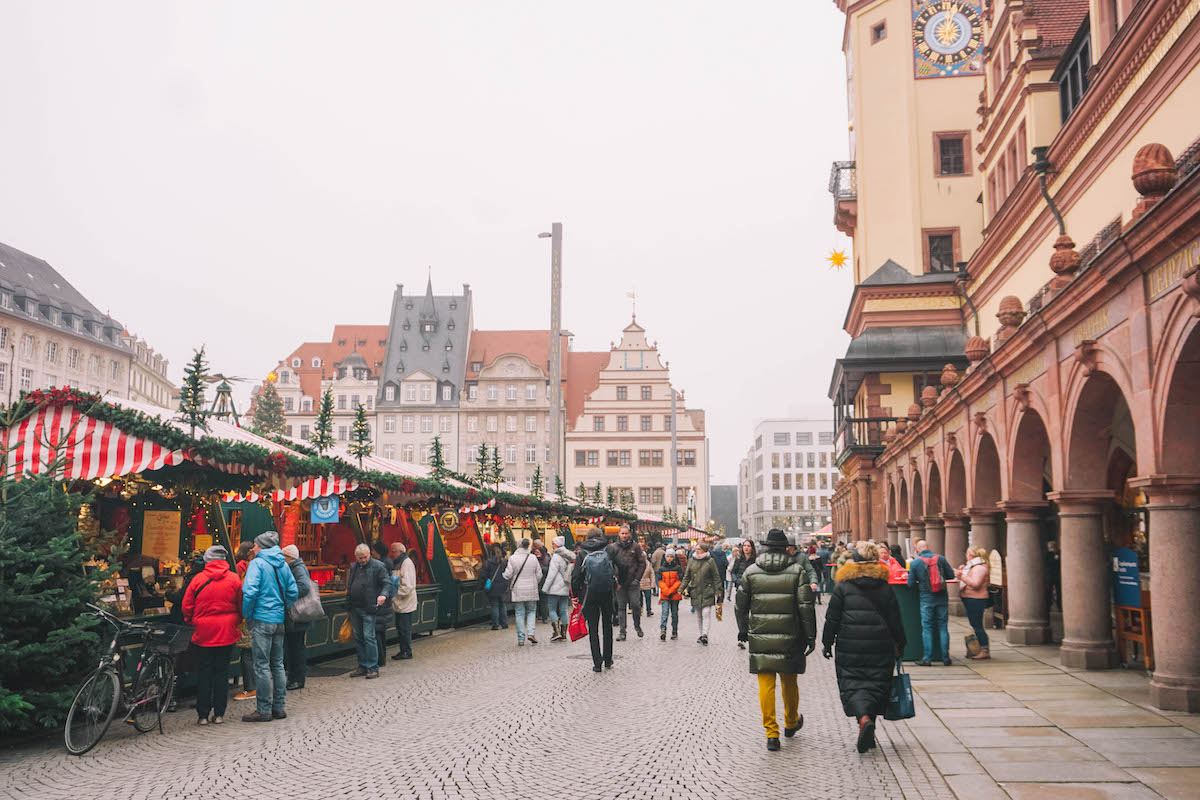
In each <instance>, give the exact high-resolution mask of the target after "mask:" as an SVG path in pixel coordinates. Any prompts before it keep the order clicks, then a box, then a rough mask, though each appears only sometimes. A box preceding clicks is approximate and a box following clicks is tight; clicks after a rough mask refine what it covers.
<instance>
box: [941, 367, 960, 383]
mask: <svg viewBox="0 0 1200 800" xmlns="http://www.w3.org/2000/svg"><path fill="white" fill-rule="evenodd" d="M957 385H958V370H956V369H955V368H954V365H953V364H947V365H946V366H944V367H942V388H943V389H949V388H950V387H951V386H957Z"/></svg>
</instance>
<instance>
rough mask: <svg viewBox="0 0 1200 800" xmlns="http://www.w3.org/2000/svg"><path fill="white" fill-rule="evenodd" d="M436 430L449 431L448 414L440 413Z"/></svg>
mask: <svg viewBox="0 0 1200 800" xmlns="http://www.w3.org/2000/svg"><path fill="white" fill-rule="evenodd" d="M438 431H439V432H440V433H449V432H450V415H449V414H442V415H441V416H440V417H438Z"/></svg>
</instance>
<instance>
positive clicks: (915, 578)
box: [908, 550, 954, 594]
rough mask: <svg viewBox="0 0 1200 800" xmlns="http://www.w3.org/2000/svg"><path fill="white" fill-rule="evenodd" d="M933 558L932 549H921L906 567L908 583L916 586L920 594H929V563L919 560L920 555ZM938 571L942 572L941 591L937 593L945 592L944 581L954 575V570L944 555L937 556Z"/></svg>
mask: <svg viewBox="0 0 1200 800" xmlns="http://www.w3.org/2000/svg"><path fill="white" fill-rule="evenodd" d="M922 556H924V557H925V558H933V551H932V550H922V551H921V552H920V553H917V555H916V557H914V558H913V560H912V563H911V564H909V567H908V585H909V586H916V587H918V588H919V589H920V590H921V594H930V593H931V589H930V587H929V565H928V564H926V563H925V562H924V561H922V560H921V557H922ZM937 565H938V571H939V572H941V573H942V591H941V592H940V593H939V594H945V593H946V581H948V580H950V579H951V578H953V577H954V570H952V569H951V568H950V562H949V561H947V560H946V557H945V556H938V557H937Z"/></svg>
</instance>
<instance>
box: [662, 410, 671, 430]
mask: <svg viewBox="0 0 1200 800" xmlns="http://www.w3.org/2000/svg"><path fill="white" fill-rule="evenodd" d="M663 430H664V431H669V430H671V415H670V414H664V415H663Z"/></svg>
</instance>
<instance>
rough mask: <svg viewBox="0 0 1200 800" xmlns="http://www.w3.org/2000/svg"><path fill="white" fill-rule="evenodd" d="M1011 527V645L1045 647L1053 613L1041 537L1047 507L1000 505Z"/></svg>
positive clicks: (1008, 575)
mask: <svg viewBox="0 0 1200 800" xmlns="http://www.w3.org/2000/svg"><path fill="white" fill-rule="evenodd" d="M1000 506H1001V508H1003V509H1004V514H1005V519H1006V521H1007V523H1008V541H1007V544H1008V548H1007V553H1006V554H1005V561H1006V563H1007V569H1006V570H1005V573H1006V578H1007V585H1006V586H1005V589H1006V590H1007V592H1008V621H1007V624H1006V625H1005V630H1006V631H1007V635H1008V641H1009V643H1010V644H1045V643H1046V642H1048V641H1050V613H1049V603H1048V601H1047V597H1046V562H1045V559H1044V557H1043V555H1042V538H1041V534H1040V525H1041V517H1039V516H1038V511H1039V510H1040V509H1041V508H1042V507H1043V506H1044V504H1043V503H1030V502H1021V501H1005V502H1003V503H1001V504H1000Z"/></svg>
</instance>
